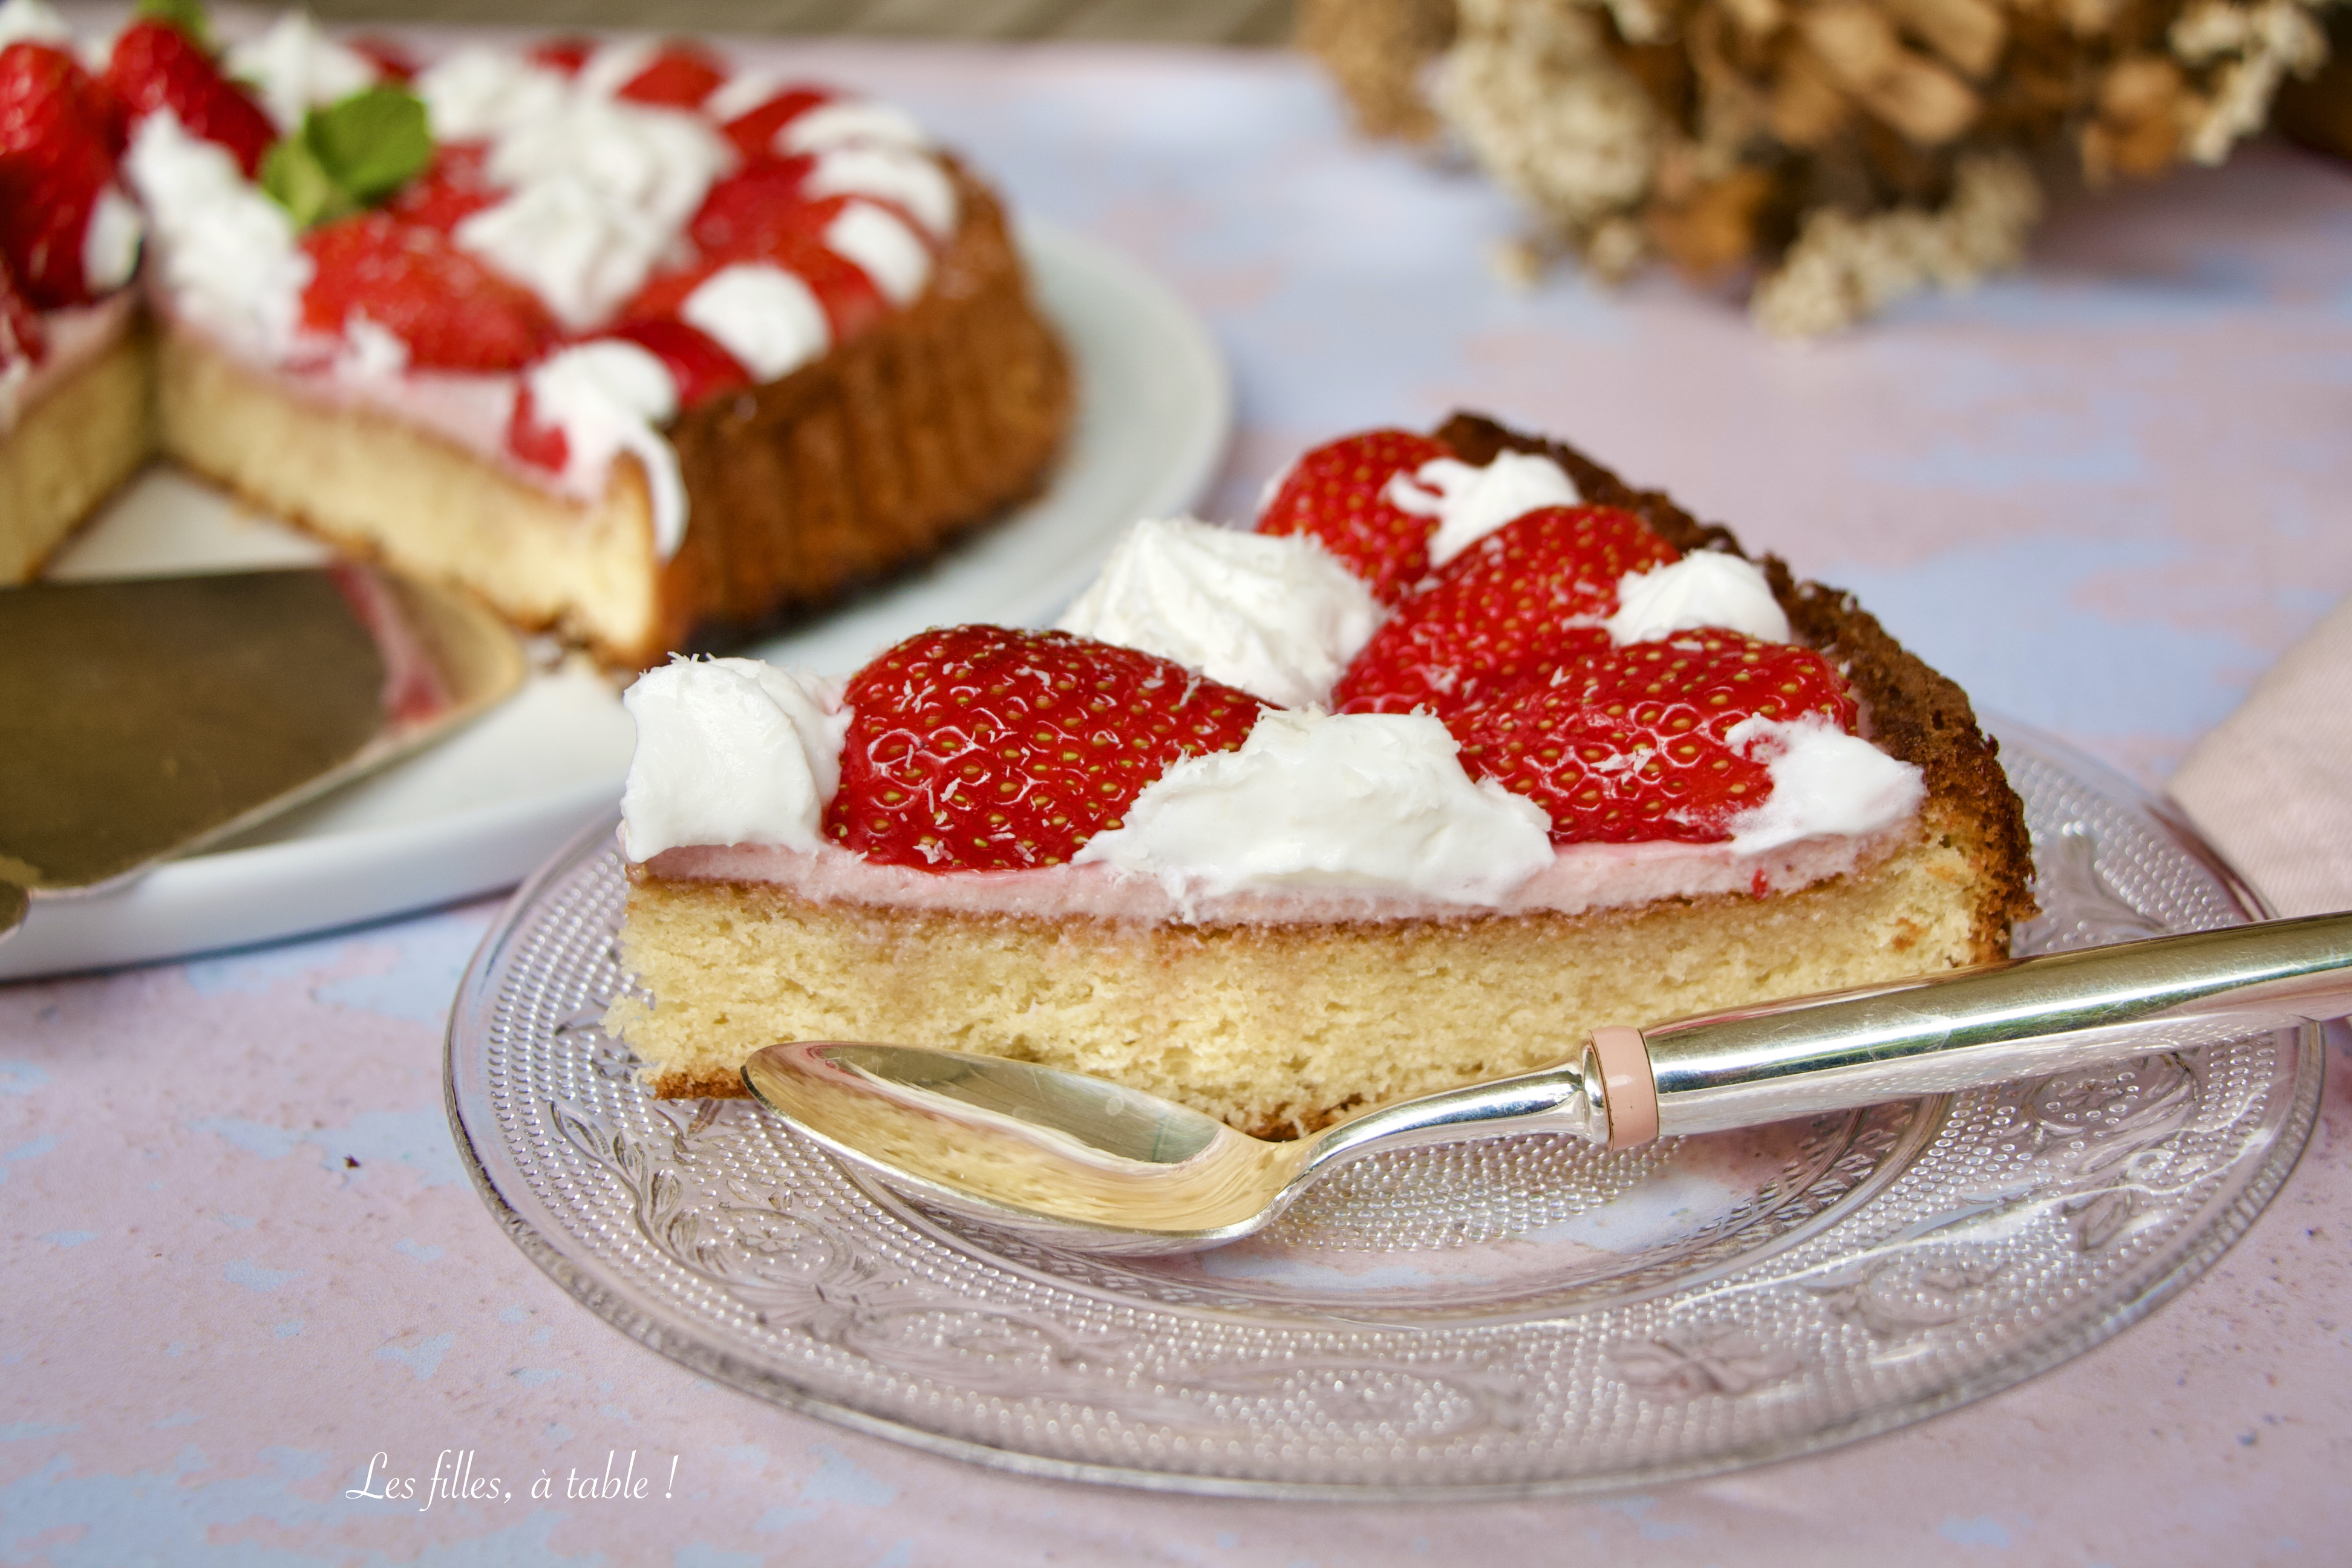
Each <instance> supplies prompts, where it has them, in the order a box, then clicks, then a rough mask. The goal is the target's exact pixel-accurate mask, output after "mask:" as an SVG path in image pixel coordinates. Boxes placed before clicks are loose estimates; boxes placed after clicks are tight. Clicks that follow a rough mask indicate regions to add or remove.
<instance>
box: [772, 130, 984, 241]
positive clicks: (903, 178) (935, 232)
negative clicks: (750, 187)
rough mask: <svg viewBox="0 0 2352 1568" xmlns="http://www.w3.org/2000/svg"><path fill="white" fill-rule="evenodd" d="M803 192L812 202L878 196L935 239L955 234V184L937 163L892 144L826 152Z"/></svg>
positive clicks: (818, 157) (850, 145) (857, 144)
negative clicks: (825, 197) (899, 207)
mask: <svg viewBox="0 0 2352 1568" xmlns="http://www.w3.org/2000/svg"><path fill="white" fill-rule="evenodd" d="M801 188H802V190H803V192H804V193H805V194H807V195H810V196H812V197H823V196H878V197H880V198H881V199H882V200H884V201H888V202H896V203H898V205H900V206H902V207H904V208H906V209H907V211H908V212H909V213H911V214H913V215H914V218H915V221H916V222H917V223H919V224H921V225H922V226H924V227H925V228H927V229H929V231H930V233H931V237H933V238H935V239H944V238H945V237H947V236H948V235H950V234H951V233H953V232H954V230H955V226H956V213H957V202H956V189H955V183H954V182H953V181H951V180H950V179H949V178H948V172H947V171H946V170H945V169H943V168H941V167H940V162H939V160H938V159H936V158H934V157H932V156H930V155H929V153H923V152H919V151H917V150H915V149H912V148H908V147H904V146H899V145H897V144H894V143H890V142H852V143H844V144H839V145H835V146H830V147H825V148H824V149H822V150H821V151H820V152H819V153H817V155H816V165H815V167H814V168H812V169H811V170H810V171H809V174H808V180H807V182H806V184H803V186H802V187H801Z"/></svg>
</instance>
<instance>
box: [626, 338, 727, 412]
mask: <svg viewBox="0 0 2352 1568" xmlns="http://www.w3.org/2000/svg"><path fill="white" fill-rule="evenodd" d="M601 335H602V336H604V337H608V338H622V339H625V340H626V341H628V342H633V343H635V344H636V345H637V346H638V347H639V348H641V349H643V350H645V351H646V353H650V354H652V355H653V356H654V357H655V358H656V359H657V360H659V361H661V362H662V363H663V365H664V366H666V367H667V369H668V371H669V374H670V379H671V380H673V381H675V382H677V406H678V409H679V411H680V412H684V411H685V410H687V409H688V408H693V407H695V406H697V405H700V404H703V403H707V402H709V400H710V399H711V398H714V397H717V396H718V395H719V394H721V393H725V392H733V391H736V390H738V389H739V388H741V387H746V386H749V385H751V372H749V371H747V370H745V369H744V368H743V366H742V363H741V362H740V361H739V360H737V359H736V357H735V356H734V355H733V354H730V353H728V352H727V351H726V350H725V349H723V348H721V347H719V342H718V341H717V340H716V339H714V338H712V337H711V336H710V335H709V333H708V332H705V331H700V330H699V329H698V328H695V327H690V326H688V325H687V323H685V322H684V321H677V320H674V319H671V318H668V317H661V316H653V317H647V318H646V319H644V320H642V321H623V322H622V323H621V324H620V325H619V326H616V327H614V328H613V329H612V330H611V331H606V332H604V333H603V334H601Z"/></svg>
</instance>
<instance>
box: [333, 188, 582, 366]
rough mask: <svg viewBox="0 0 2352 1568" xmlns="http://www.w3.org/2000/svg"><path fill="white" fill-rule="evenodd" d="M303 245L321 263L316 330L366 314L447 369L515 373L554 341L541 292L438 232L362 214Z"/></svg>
mask: <svg viewBox="0 0 2352 1568" xmlns="http://www.w3.org/2000/svg"><path fill="white" fill-rule="evenodd" d="M302 248H303V249H305V250H307V251H309V252H310V258H311V259H312V261H313V262H314V263H315V264H316V270H315V272H314V274H313V275H312V277H311V279H310V287H309V288H308V289H305V290H304V291H303V294H302V324H303V325H304V326H305V327H308V328H310V330H311V331H320V332H341V331H342V330H343V327H344V324H345V323H346V322H347V321H349V320H350V319H351V318H352V316H354V315H363V316H365V317H366V318H367V319H368V320H369V321H373V322H374V323H375V324H376V325H378V326H380V327H382V328H383V329H384V330H385V331H389V332H391V333H392V334H393V335H394V337H397V338H399V339H400V340H401V341H402V342H405V343H406V344H407V345H408V353H409V360H410V363H414V364H418V365H425V366H429V367H435V368H438V369H444V370H478V371H492V370H513V369H516V368H518V367H520V366H521V365H524V364H527V363H530V361H531V360H533V359H536V358H538V357H539V355H540V353H541V352H542V351H544V350H545V349H546V347H547V346H548V344H549V343H551V342H553V341H554V340H555V337H556V333H557V328H556V324H555V321H554V319H553V318H552V317H551V316H550V315H549V314H548V311H547V307H545V306H544V305H542V304H541V303H540V301H539V297H538V296H537V295H535V294H533V293H532V292H531V291H530V289H525V288H523V287H522V286H521V285H520V284H518V283H513V282H510V281H509V280H508V279H505V278H502V277H500V276H499V274H497V273H496V272H493V271H491V270H490V269H489V268H488V267H485V266H484V265H483V264H482V263H481V262H479V261H478V260H476V259H475V258H473V257H471V256H469V255H467V253H466V252H465V251H463V250H460V249H459V248H457V243H456V242H455V241H453V240H452V239H450V238H449V237H448V236H446V235H444V234H441V233H438V232H436V231H435V230H433V229H429V228H420V227H418V226H415V225H413V224H404V223H401V222H400V221H398V220H397V219H395V218H394V217H392V216H390V215H388V214H384V213H359V214H356V215H354V216H351V217H347V218H342V219H340V220H339V221H337V222H334V223H331V224H327V225H325V226H322V227H320V228H315V229H312V230H311V231H310V233H309V234H307V235H305V236H303V237H302Z"/></svg>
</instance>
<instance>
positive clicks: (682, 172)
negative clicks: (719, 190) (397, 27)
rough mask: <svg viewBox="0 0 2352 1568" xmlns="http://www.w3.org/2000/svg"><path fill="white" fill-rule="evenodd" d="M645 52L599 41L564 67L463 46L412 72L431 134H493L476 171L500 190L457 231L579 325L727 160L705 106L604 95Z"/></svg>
mask: <svg viewBox="0 0 2352 1568" xmlns="http://www.w3.org/2000/svg"><path fill="white" fill-rule="evenodd" d="M650 58H652V57H651V55H650V53H629V52H627V50H626V47H615V48H612V49H606V50H600V51H598V53H597V54H596V55H595V56H594V57H593V58H591V59H590V61H589V63H588V67H586V68H583V69H582V71H581V73H580V75H579V77H578V78H577V79H566V78H564V77H562V76H561V75H559V74H558V73H556V72H554V71H551V70H548V69H545V68H541V67H538V66H533V65H531V64H530V63H529V62H528V61H524V60H519V59H515V58H511V57H509V56H502V55H499V54H496V53H494V52H492V51H489V50H487V49H479V48H467V49H460V50H459V51H457V53H456V54H454V55H452V56H450V57H449V58H447V59H446V60H444V61H442V62H441V63H440V64H438V65H436V66H435V67H434V68H432V69H430V70H428V71H426V72H425V73H424V74H423V75H421V76H419V77H418V78H417V79H416V92H417V96H418V97H420V98H422V99H423V100H425V113H426V116H427V118H428V119H429V121H430V122H431V124H432V127H433V134H434V137H435V139H436V141H443V142H448V141H474V140H488V142H489V143H490V153H489V157H488V160H487V161H486V162H485V163H484V165H483V168H484V172H485V173H486V174H488V177H489V179H490V181H491V183H492V184H496V185H499V186H501V187H504V188H505V189H506V191H507V193H508V194H507V195H506V196H505V198H504V199H503V200H501V201H499V202H498V203H497V204H495V205H491V206H488V207H485V208H484V209H482V210H481V211H480V212H478V213H476V214H474V215H473V216H471V217H468V218H467V219H466V220H465V221H464V222H463V223H460V224H459V225H458V226H457V228H456V230H455V231H453V232H454V237H455V238H456V239H457V243H458V244H459V245H461V246H463V247H465V248H467V250H469V251H472V252H473V253H474V254H475V255H477V256H478V257H480V258H482V259H483V260H485V261H487V262H488V263H489V264H490V265H491V266H492V267H495V268H498V269H499V271H500V272H503V273H505V274H506V275H507V276H508V277H509V278H512V279H515V280H516V281H518V282H520V283H522V284H524V285H525V286H527V287H528V288H530V290H531V291H532V292H533V293H535V294H537V295H538V296H539V297H540V299H541V300H544V301H545V302H546V304H547V308H548V309H549V310H552V311H553V312H554V313H555V315H556V318H557V319H558V320H560V321H562V322H563V324H564V325H565V326H567V327H569V328H571V329H572V330H573V331H583V330H585V329H587V328H589V327H591V326H593V325H594V324H595V323H596V322H598V321H602V320H603V319H604V318H605V317H607V316H609V315H610V314H611V313H612V312H613V311H614V310H615V309H617V308H618V307H619V306H620V305H621V304H622V302H623V301H625V300H627V299H628V298H629V296H630V295H632V294H634V293H635V292H636V291H637V289H638V288H639V287H640V286H641V285H643V283H644V282H645V280H646V275H647V274H648V273H650V272H651V271H652V270H653V268H654V265H655V264H656V262H658V261H659V260H660V259H661V258H662V257H663V256H664V255H665V254H667V251H668V250H669V248H670V247H671V245H672V244H673V243H674V242H675V240H676V239H677V232H678V229H679V228H680V226H683V225H684V224H685V222H686V220H687V219H688V217H690V216H693V213H694V210H695V209H696V208H697V207H698V206H700V205H702V198H703V196H704V195H705V194H706V193H708V192H709V189H710V185H711V183H712V182H713V181H714V180H716V179H718V178H719V175H721V174H725V173H726V172H727V171H728V170H729V169H730V168H731V167H732V166H733V165H734V162H735V153H734V149H733V148H732V147H731V146H730V145H729V144H728V142H727V140H726V138H724V137H723V136H721V135H719V132H718V130H717V128H716V127H714V126H713V125H711V124H710V122H709V121H707V120H705V119H704V118H703V117H702V116H700V115H698V114H693V113H690V112H688V111H685V110H673V109H662V108H656V107H653V106H651V105H646V104H640V103H632V102H627V101H624V100H618V99H615V98H614V97H613V96H612V94H613V92H614V90H616V89H619V88H621V87H623V86H625V85H626V83H627V82H628V80H629V79H630V78H631V77H634V76H635V74H636V73H637V72H638V71H639V70H642V69H643V68H644V67H645V64H646V61H647V60H649V59H650Z"/></svg>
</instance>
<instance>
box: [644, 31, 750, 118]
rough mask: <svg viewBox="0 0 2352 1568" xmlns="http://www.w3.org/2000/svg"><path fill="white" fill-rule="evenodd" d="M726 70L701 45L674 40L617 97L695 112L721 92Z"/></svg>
mask: <svg viewBox="0 0 2352 1568" xmlns="http://www.w3.org/2000/svg"><path fill="white" fill-rule="evenodd" d="M726 79H727V68H726V67H724V66H722V65H720V64H719V58H718V57H717V56H716V55H714V54H712V53H711V52H710V51H709V49H706V48H704V47H701V46H700V45H698V44H692V43H688V42H686V41H685V40H683V39H679V38H672V39H670V40H669V41H668V42H667V43H665V44H664V45H662V47H661V52H660V53H659V54H657V55H656V56H654V58H653V61H652V63H651V64H649V65H647V66H646V68H645V69H643V70H641V71H639V72H638V73H637V74H636V75H635V76H633V77H631V78H630V79H628V81H627V82H626V83H625V84H624V85H623V86H622V88H621V90H620V92H619V94H618V96H619V97H622V98H625V99H627V100H630V101H631V102H634V103H651V104H657V105H660V106H662V107H664V108H668V109H692V108H693V107H694V106H695V105H697V104H698V103H700V102H701V101H702V100H704V99H706V98H709V96H710V95H711V94H712V93H713V92H716V91H717V90H718V89H719V84H720V83H721V82H723V81H725V80H726Z"/></svg>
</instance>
